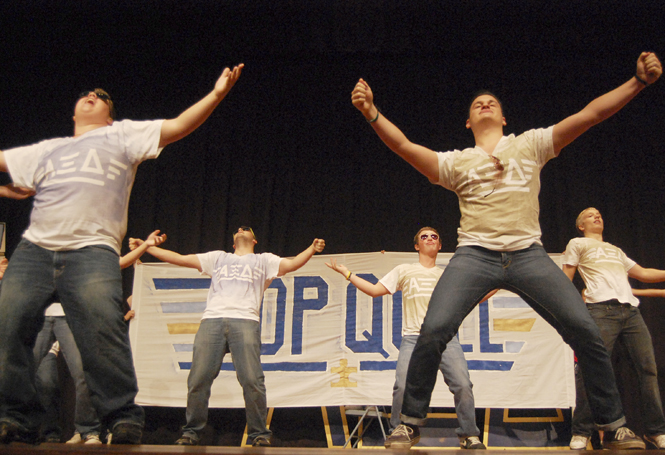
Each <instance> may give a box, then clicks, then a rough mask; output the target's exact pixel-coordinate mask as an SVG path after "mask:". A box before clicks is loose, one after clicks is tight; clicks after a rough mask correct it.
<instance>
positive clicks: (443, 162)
mask: <svg viewBox="0 0 665 455" xmlns="http://www.w3.org/2000/svg"><path fill="white" fill-rule="evenodd" d="M436 155H437V158H438V160H439V180H438V181H437V182H433V181H431V180H430V182H431V183H434V184H436V185H441V186H442V187H444V188H446V189H447V190H451V191H454V190H453V176H454V175H455V174H454V171H455V156H456V154H455V151H453V152H437V154H436Z"/></svg>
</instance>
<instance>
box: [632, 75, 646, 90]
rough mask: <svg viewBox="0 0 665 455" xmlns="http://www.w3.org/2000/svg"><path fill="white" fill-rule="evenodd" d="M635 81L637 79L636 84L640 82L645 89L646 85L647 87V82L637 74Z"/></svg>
mask: <svg viewBox="0 0 665 455" xmlns="http://www.w3.org/2000/svg"><path fill="white" fill-rule="evenodd" d="M635 79H637V81H638V82H641V83H642V84H644V86H645V87H646V86H647V85H649V84H648V83H647V81H645V80H644V79H642V78H640V77H639V76H638V75H637V74H636V75H635Z"/></svg>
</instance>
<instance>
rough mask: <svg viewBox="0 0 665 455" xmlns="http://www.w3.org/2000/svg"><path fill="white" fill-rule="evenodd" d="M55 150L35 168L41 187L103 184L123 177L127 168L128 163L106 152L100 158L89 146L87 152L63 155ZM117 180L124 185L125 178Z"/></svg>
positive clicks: (95, 150)
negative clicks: (68, 183)
mask: <svg viewBox="0 0 665 455" xmlns="http://www.w3.org/2000/svg"><path fill="white" fill-rule="evenodd" d="M69 150H71V149H69ZM57 152H58V150H54V152H53V153H52V154H51V156H49V157H48V158H47V159H46V160H45V164H44V166H43V167H41V168H39V169H37V172H36V179H35V181H36V182H37V184H38V185H40V186H41V187H42V188H46V187H48V186H51V185H55V184H59V183H66V182H82V183H89V184H92V185H97V186H105V185H106V183H107V182H109V181H114V180H116V179H117V178H118V177H124V176H125V175H126V172H127V170H128V169H129V165H128V164H125V163H122V162H120V161H118V160H116V159H114V158H110V157H106V155H109V154H108V153H102V154H101V156H102V157H101V158H100V154H99V153H98V152H97V149H95V148H89V149H88V151H87V152H75V153H70V154H68V155H64V156H58V153H57ZM119 180H120V181H121V182H122V185H123V186H124V182H125V180H126V179H125V178H121V179H119Z"/></svg>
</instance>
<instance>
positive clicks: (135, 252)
mask: <svg viewBox="0 0 665 455" xmlns="http://www.w3.org/2000/svg"><path fill="white" fill-rule="evenodd" d="M132 241H133V242H132ZM165 241H166V234H162V235H159V229H157V230H156V231H154V232H152V233H151V234H150V235H149V236H148V238H147V239H146V241H145V242H143V241H141V242H140V243H138V242H137V241H136V239H131V238H130V239H129V244H130V250H131V251H130V252H129V253H127V254H125V255H124V256H122V257H120V268H121V269H124V268H127V267H129V266H130V265H132V264H133V263H135V262H136V261H137V260H138V259H139V258H140V257H141V256H143V253H145V252H146V250H147V249H148V248H150V247H151V246H156V245H161V244H162V243H164V242H165ZM132 245H134V248H132Z"/></svg>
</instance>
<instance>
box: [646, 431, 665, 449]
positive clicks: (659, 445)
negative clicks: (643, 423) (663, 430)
mask: <svg viewBox="0 0 665 455" xmlns="http://www.w3.org/2000/svg"><path fill="white" fill-rule="evenodd" d="M644 440H645V441H647V442H648V443H649V444H653V445H654V446H656V449H665V434H655V435H648V434H645V435H644Z"/></svg>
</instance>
